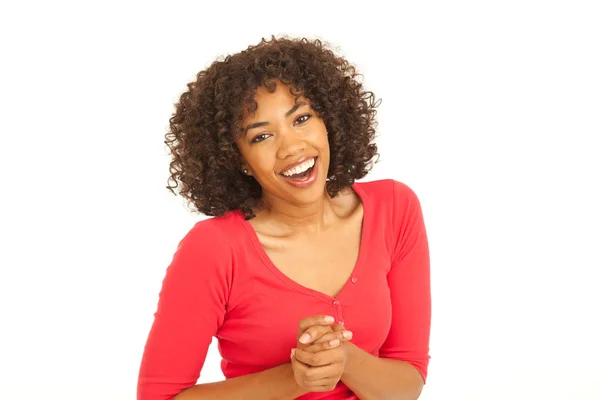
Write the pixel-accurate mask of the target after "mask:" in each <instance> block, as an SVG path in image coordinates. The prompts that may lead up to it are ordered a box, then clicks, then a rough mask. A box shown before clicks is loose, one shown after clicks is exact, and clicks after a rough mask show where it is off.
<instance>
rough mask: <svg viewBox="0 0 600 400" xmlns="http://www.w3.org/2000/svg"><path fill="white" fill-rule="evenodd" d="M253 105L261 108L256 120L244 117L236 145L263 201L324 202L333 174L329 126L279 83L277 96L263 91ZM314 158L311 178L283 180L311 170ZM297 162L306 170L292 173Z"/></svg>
mask: <svg viewBox="0 0 600 400" xmlns="http://www.w3.org/2000/svg"><path fill="white" fill-rule="evenodd" d="M254 99H255V100H256V102H257V104H258V108H257V110H256V112H255V113H254V114H249V113H248V112H247V111H245V114H244V119H243V120H242V122H241V126H242V128H243V129H244V130H245V133H243V134H242V136H241V137H240V138H239V139H237V140H236V144H237V146H238V148H239V150H240V152H241V154H242V157H243V159H244V164H243V165H242V168H246V169H248V175H251V176H253V177H254V179H256V180H257V181H258V183H259V184H260V186H261V187H262V189H263V199H265V200H266V201H267V202H268V203H270V204H274V203H276V202H282V201H283V202H284V203H288V204H293V205H303V204H310V203H312V202H315V201H316V200H318V199H319V197H320V196H323V193H324V189H325V183H326V178H327V173H328V168H329V142H328V140H327V129H326V127H325V123H324V122H323V120H322V119H321V118H319V116H318V115H317V113H316V112H315V111H313V109H312V108H311V107H310V101H309V100H308V99H307V98H305V97H304V96H300V97H299V98H298V100H297V101H296V100H295V97H294V96H293V95H292V94H291V93H290V91H289V87H288V86H286V85H285V84H283V83H281V82H279V81H277V88H276V90H275V92H274V93H269V92H268V90H267V89H266V88H265V87H262V86H261V87H259V88H258V90H257V93H256V95H255V97H254ZM315 157H316V158H315ZM313 158H315V160H314V166H313V167H312V168H311V169H310V170H309V174H308V178H304V180H303V181H302V180H291V179H288V178H286V177H284V176H283V175H290V174H293V173H300V172H301V170H302V169H305V168H306V167H308V166H310V165H312V161H311V160H312V159H313ZM305 159H306V161H307V162H306V163H305V162H304V161H303V160H305ZM298 162H302V164H300V166H299V167H293V166H294V164H297V163H298ZM290 168H291V169H290Z"/></svg>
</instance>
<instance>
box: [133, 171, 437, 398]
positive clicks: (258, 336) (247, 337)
mask: <svg viewBox="0 0 600 400" xmlns="http://www.w3.org/2000/svg"><path fill="white" fill-rule="evenodd" d="M352 187H353V189H354V191H355V192H356V193H357V194H358V195H359V196H360V198H361V200H362V202H363V209H364V217H363V227H362V239H361V245H360V251H359V256H358V260H357V262H356V265H355V267H354V271H353V273H352V275H351V276H350V278H349V279H348V281H347V283H346V284H345V286H344V287H343V288H342V290H341V292H340V293H339V294H338V295H337V296H336V297H331V296H328V295H326V294H324V293H322V292H319V291H316V290H312V289H309V288H307V287H305V286H302V285H300V284H298V283H297V282H295V281H293V280H292V279H290V278H288V277H287V276H286V275H284V274H283V273H282V272H281V271H280V270H278V269H277V267H275V265H274V264H273V263H272V262H271V260H270V259H269V257H268V256H267V253H266V252H265V251H264V249H263V247H262V246H261V244H260V242H259V240H258V237H257V235H256V232H255V231H254V229H253V227H252V225H251V224H250V223H249V222H248V221H246V220H245V219H244V217H243V215H242V213H241V212H240V211H239V210H236V211H231V212H228V213H227V214H225V215H224V216H222V217H213V218H209V219H205V220H202V221H199V222H197V223H196V224H195V225H194V226H193V227H192V228H191V230H190V231H189V232H188V233H187V234H186V235H185V237H184V238H183V239H182V240H181V241H180V243H179V246H178V247H177V251H176V252H175V254H174V256H173V260H172V262H171V264H170V265H169V267H168V268H167V270H166V275H165V278H164V280H163V282H162V289H161V291H160V294H159V300H158V307H157V311H156V313H155V314H154V322H153V324H152V328H151V330H150V333H149V336H148V340H147V342H146V345H145V348H144V354H143V358H142V361H141V366H140V371H139V378H138V388H137V390H138V394H137V398H138V400H159V399H160V400H166V399H172V398H173V396H175V395H176V394H178V393H180V392H181V391H183V390H184V389H186V388H188V387H191V386H194V385H196V383H197V380H198V378H199V376H200V370H201V369H202V366H203V364H204V360H205V358H206V353H207V350H208V347H209V345H210V343H211V340H212V337H213V336H216V337H217V339H218V343H219V352H220V354H221V356H222V360H221V370H222V371H223V375H224V376H225V378H226V379H229V378H234V377H237V376H240V375H246V374H250V373H253V372H258V371H262V370H265V369H269V368H273V367H276V366H278V365H281V364H285V363H288V362H290V349H292V348H294V347H296V333H297V329H298V322H299V321H300V320H301V319H303V318H306V317H308V316H312V315H319V314H323V315H332V316H333V317H335V318H336V320H337V321H342V322H343V323H344V325H345V327H346V328H347V329H349V330H351V331H352V332H353V333H354V336H353V339H352V340H351V341H352V343H354V344H355V345H356V346H358V347H360V348H361V349H363V350H365V351H367V352H369V353H370V354H372V355H374V356H379V357H386V358H393V359H397V360H404V361H406V362H409V363H410V364H412V365H413V366H414V367H415V368H416V369H417V370H418V371H419V372H420V373H421V375H422V376H423V380H425V379H426V377H427V366H428V364H429V359H430V356H429V330H430V321H431V295H430V279H429V247H428V241H427V234H426V231H425V225H424V222H423V215H422V211H421V206H420V202H419V200H418V198H417V196H416V195H415V193H414V192H413V191H412V189H410V188H409V187H408V186H407V185H405V184H403V183H401V182H398V181H395V180H391V179H386V180H378V181H372V182H357V183H354V185H353V186H352ZM299 398H301V399H357V397H356V396H354V395H353V394H352V392H351V391H350V390H349V389H348V388H347V387H346V385H344V384H343V383H342V382H341V381H340V382H339V383H338V385H337V387H336V388H335V389H334V390H333V391H330V392H323V393H307V394H306V395H304V396H301V397H299Z"/></svg>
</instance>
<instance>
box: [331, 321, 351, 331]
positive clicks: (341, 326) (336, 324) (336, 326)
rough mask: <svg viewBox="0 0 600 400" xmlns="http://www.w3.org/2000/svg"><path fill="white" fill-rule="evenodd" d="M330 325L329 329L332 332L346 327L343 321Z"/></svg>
mask: <svg viewBox="0 0 600 400" xmlns="http://www.w3.org/2000/svg"><path fill="white" fill-rule="evenodd" d="M330 326H331V329H332V330H333V331H334V332H337V331H341V330H344V329H347V328H346V327H345V326H344V324H343V323H341V324H338V323H337V322H336V323H335V324H332V325H330Z"/></svg>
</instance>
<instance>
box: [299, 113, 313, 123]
mask: <svg viewBox="0 0 600 400" xmlns="http://www.w3.org/2000/svg"><path fill="white" fill-rule="evenodd" d="M304 117H306V119H303V118H304ZM310 117H312V115H310V114H304V115H301V116H299V117H298V118H296V121H300V122H299V123H300V124H302V123H304V122H306V121H308V120H309V119H310Z"/></svg>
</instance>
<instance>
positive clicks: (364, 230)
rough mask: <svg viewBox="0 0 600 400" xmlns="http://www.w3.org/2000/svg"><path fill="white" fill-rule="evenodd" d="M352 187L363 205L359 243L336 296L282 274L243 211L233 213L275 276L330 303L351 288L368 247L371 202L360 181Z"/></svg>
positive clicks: (292, 286)
mask: <svg viewBox="0 0 600 400" xmlns="http://www.w3.org/2000/svg"><path fill="white" fill-rule="evenodd" d="M352 189H353V190H354V192H355V193H356V194H357V195H358V197H359V198H360V200H361V202H362V206H363V217H362V226H361V235H360V244H359V250H358V257H357V259H356V263H355V264H354V268H353V270H352V273H351V274H350V276H349V277H348V280H347V281H346V283H344V286H342V289H341V290H340V291H339V292H338V294H337V295H336V296H330V295H328V294H326V293H323V292H321V291H319V290H315V289H311V288H309V287H307V286H304V285H302V284H300V283H298V282H296V281H295V280H293V279H292V278H290V277H289V276H287V275H286V274H284V273H283V272H282V271H281V270H280V269H279V268H277V266H276V265H275V263H273V261H272V260H271V258H270V257H269V255H268V254H267V252H266V250H265V249H264V248H263V246H262V244H261V243H260V240H259V239H258V235H257V233H256V231H255V230H254V227H253V226H252V224H250V222H248V221H247V220H246V219H245V218H244V215H243V213H242V212H241V211H240V210H235V211H234V213H235V215H237V217H238V220H239V221H240V223H241V224H242V225H243V226H244V228H245V230H246V232H247V234H248V238H249V239H250V241H251V243H252V245H253V247H254V249H255V250H256V253H257V254H258V256H259V257H260V258H261V260H262V262H263V264H264V265H265V266H266V267H267V268H268V269H269V270H270V271H271V272H272V273H273V274H274V275H275V276H276V277H277V278H279V279H280V280H281V281H283V282H284V283H285V284H287V285H288V286H290V287H291V288H292V289H295V290H297V291H299V292H302V293H304V294H307V295H310V296H314V297H317V298H320V299H321V300H323V301H325V302H327V303H330V302H331V301H332V300H340V299H342V298H344V296H345V295H346V294H347V292H348V291H349V290H350V288H351V282H352V283H353V282H355V281H356V279H357V277H359V276H360V273H361V267H362V264H364V262H365V259H366V256H367V252H368V247H369V237H370V229H371V221H372V218H371V209H372V207H371V204H370V203H369V201H370V199H369V198H368V195H367V194H366V193H365V191H364V190H363V188H362V187H361V183H357V182H355V183H354V184H353V185H352Z"/></svg>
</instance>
